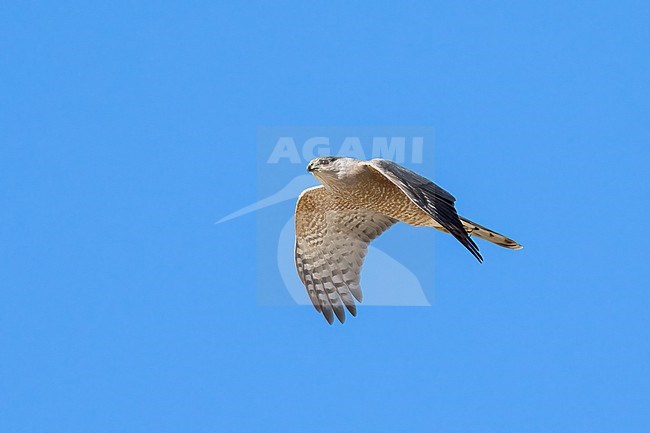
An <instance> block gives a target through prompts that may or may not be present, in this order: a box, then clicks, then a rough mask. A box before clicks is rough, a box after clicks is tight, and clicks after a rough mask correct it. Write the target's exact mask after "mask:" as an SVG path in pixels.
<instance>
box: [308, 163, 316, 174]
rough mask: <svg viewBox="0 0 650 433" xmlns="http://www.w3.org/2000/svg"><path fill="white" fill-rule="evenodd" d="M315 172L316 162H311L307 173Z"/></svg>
mask: <svg viewBox="0 0 650 433" xmlns="http://www.w3.org/2000/svg"><path fill="white" fill-rule="evenodd" d="M314 170H316V167H315V166H314V161H311V162H310V163H309V164H307V171H308V172H310V173H311V172H312V171H314Z"/></svg>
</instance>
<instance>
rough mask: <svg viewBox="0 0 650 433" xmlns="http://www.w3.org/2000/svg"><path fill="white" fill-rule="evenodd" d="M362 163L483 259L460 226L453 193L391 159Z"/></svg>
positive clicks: (477, 256)
mask: <svg viewBox="0 0 650 433" xmlns="http://www.w3.org/2000/svg"><path fill="white" fill-rule="evenodd" d="M364 164H366V165H368V166H369V167H371V168H373V169H374V170H376V171H377V172H378V173H379V174H381V175H382V176H384V177H386V178H387V179H388V180H390V181H391V182H392V183H393V184H395V185H396V186H397V187H399V189H400V190H401V191H402V192H403V193H404V194H405V195H406V196H407V197H408V198H409V199H410V200H411V201H412V202H413V203H415V204H416V205H417V206H418V207H419V208H420V209H422V210H423V211H425V212H426V213H428V214H429V215H430V216H431V218H433V219H434V220H436V221H437V222H438V223H439V224H440V225H441V226H442V227H444V228H445V230H447V231H448V232H449V233H451V235H452V236H454V237H455V238H456V239H457V240H458V241H459V242H460V243H461V244H463V246H465V248H467V249H468V250H469V252H471V253H472V254H473V255H474V257H476V258H477V259H478V261H479V262H482V261H483V257H481V254H480V253H479V250H478V246H477V245H476V243H474V241H473V240H472V239H471V238H470V237H469V235H468V234H467V232H465V229H464V228H463V223H462V222H461V220H460V218H459V217H458V213H457V212H456V208H455V207H454V202H455V201H456V199H455V198H454V196H453V195H451V194H449V193H448V192H447V191H445V190H444V189H442V188H440V187H439V186H438V185H436V184H435V183H433V182H431V181H430V180H429V179H427V178H425V177H422V176H420V175H419V174H417V173H414V172H412V171H411V170H409V169H407V168H404V167H402V166H401V165H399V164H396V163H394V162H392V161H389V160H386V159H372V160H370V161H365V162H364Z"/></svg>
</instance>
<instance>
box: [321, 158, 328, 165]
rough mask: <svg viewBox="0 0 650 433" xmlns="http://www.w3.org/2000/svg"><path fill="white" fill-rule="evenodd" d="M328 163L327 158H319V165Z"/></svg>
mask: <svg viewBox="0 0 650 433" xmlns="http://www.w3.org/2000/svg"><path fill="white" fill-rule="evenodd" d="M329 163H330V160H329V159H321V161H320V165H327V164H329Z"/></svg>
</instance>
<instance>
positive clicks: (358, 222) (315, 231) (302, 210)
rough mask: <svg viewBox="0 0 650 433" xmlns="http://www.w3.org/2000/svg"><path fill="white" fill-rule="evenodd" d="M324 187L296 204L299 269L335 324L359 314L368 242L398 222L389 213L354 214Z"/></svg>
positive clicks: (313, 296)
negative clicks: (362, 276) (346, 313)
mask: <svg viewBox="0 0 650 433" xmlns="http://www.w3.org/2000/svg"><path fill="white" fill-rule="evenodd" d="M349 207H350V206H343V205H342V203H341V202H340V201H339V200H337V199H336V198H335V197H333V196H332V195H331V194H329V193H328V192H327V190H326V189H325V188H324V187H323V186H318V187H314V188H310V189H307V190H305V191H304V192H303V193H302V194H301V195H300V197H299V198H298V203H297V205H296V251H295V252H296V254H295V259H296V269H297V270H298V275H299V276H300V279H301V280H302V282H303V284H304V285H305V287H306V288H307V293H308V294H309V298H310V299H311V302H312V303H313V304H314V307H316V310H317V311H318V312H320V313H322V314H323V316H325V319H326V320H327V321H328V322H329V323H330V324H331V323H332V322H333V321H334V314H335V315H336V317H337V318H338V319H339V321H340V322H341V323H343V322H344V321H345V310H344V308H343V306H345V307H346V308H347V309H348V311H349V312H350V314H352V315H353V316H356V315H357V310H356V306H355V304H354V298H356V299H357V301H359V302H361V299H362V294H361V286H360V285H359V276H360V273H361V267H362V266H363V259H364V257H365V255H366V251H367V249H368V244H370V242H371V241H372V240H373V239H375V238H376V237H377V236H379V235H380V234H382V233H383V232H384V231H386V230H387V229H388V228H389V227H390V226H392V225H393V224H395V222H396V220H395V219H393V218H390V217H387V216H386V215H381V214H379V213H375V212H370V211H367V210H363V209H357V210H351V209H349Z"/></svg>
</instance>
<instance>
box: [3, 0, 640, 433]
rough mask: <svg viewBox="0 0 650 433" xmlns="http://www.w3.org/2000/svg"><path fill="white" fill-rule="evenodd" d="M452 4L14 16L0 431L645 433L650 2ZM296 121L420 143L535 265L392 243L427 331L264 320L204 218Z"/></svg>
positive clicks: (399, 319)
mask: <svg viewBox="0 0 650 433" xmlns="http://www.w3.org/2000/svg"><path fill="white" fill-rule="evenodd" d="M450 3H451V2H444V3H443V2H431V3H429V2H406V3H404V4H400V3H398V2H394V3H387V2H386V3H383V2H375V3H374V4H373V5H372V6H371V5H370V4H366V3H362V2H314V3H311V2H310V3H309V4H308V3H307V2H305V3H304V4H303V3H298V2H294V3H286V2H278V3H271V2H268V3H267V2H253V3H248V4H247V5H246V6H245V7H244V6H240V5H235V4H216V3H215V2H159V3H154V2H149V3H146V4H145V3H141V4H133V3H131V2H113V3H110V4H109V3H105V4H93V5H91V4H88V2H10V3H8V4H5V5H3V8H2V11H0V91H1V95H2V97H1V98H0V144H1V146H0V185H2V187H1V188H0V202H1V203H2V206H0V244H1V245H2V246H3V247H2V248H1V249H0V276H1V281H2V283H1V285H2V288H1V290H0V346H1V347H2V356H0V430H1V431H3V432H16V433H18V432H39V433H40V432H67V433H72V432H84V433H87V432H117V431H119V432H153V431H155V432H212V431H242V432H258V431H259V432H269V431H283V432H285V431H286V432H306V431H308V432H333V431H341V432H349V431H355V432H377V431H382V432H384V431H387V432H388V431H390V432H405V431H408V432H430V431H436V432H458V431H472V432H480V431H486V432H494V431H499V432H522V431H524V432H569V431H570V432H590V433H593V432H612V431H618V432H642V431H647V430H646V429H647V426H648V424H649V423H650V415H649V413H648V407H649V406H650V369H649V367H648V365H649V364H648V359H649V356H650V340H649V337H648V329H650V293H649V290H650V289H648V287H650V284H648V283H649V282H650V281H649V280H650V278H649V277H650V271H649V268H650V267H649V266H648V260H649V259H650V257H649V254H648V252H647V239H646V229H645V227H646V226H647V218H648V215H649V214H650V206H649V204H648V197H649V194H650V187H649V182H648V168H647V167H648V162H649V159H650V146H649V145H650V123H649V122H648V118H649V115H650V107H649V105H648V101H650V81H649V80H648V70H649V67H650V52H649V49H648V47H649V46H650V27H648V25H647V23H648V20H649V19H650V8H649V7H648V4H647V2H591V3H588V4H583V2H553V3H550V4H539V5H536V4H532V3H530V4H523V2H503V3H502V2H490V3H486V2H469V3H463V4H459V5H452V4H450ZM283 125H308V126H310V125H317V126H318V125H324V126H355V125H425V126H430V127H433V128H434V129H435V148H434V149H433V150H431V152H430V153H429V155H432V157H433V158H435V173H433V172H432V171H429V170H428V169H427V170H425V171H426V174H429V175H431V174H433V176H432V177H434V178H435V180H436V181H437V182H438V183H440V184H441V185H443V186H444V187H445V188H447V189H448V190H450V191H451V192H452V193H453V194H454V195H455V196H456V197H458V198H459V202H458V208H459V209H460V210H461V212H462V213H464V214H466V215H468V216H469V217H471V218H472V219H476V220H478V221H480V222H484V223H485V224H486V225H488V226H493V227H494V228H495V229H498V230H501V231H503V232H505V233H507V234H509V235H511V236H513V237H514V238H515V239H517V240H518V241H520V242H522V243H523V244H524V245H525V249H524V250H523V251H520V252H511V251H505V250H501V249H498V248H496V247H492V246H491V245H486V244H485V243H482V244H481V248H482V252H483V255H484V257H485V263H484V264H482V265H479V264H478V263H476V261H475V260H474V259H473V258H472V257H471V256H470V255H469V253H467V252H466V251H465V250H464V249H463V248H461V247H459V246H458V245H457V244H455V243H454V241H453V239H450V238H449V237H446V236H444V235H442V234H437V233H429V232H426V233H425V232H418V236H417V240H418V242H409V243H407V242H405V241H404V242H400V239H402V238H400V236H401V235H402V234H403V235H404V236H405V237H406V236H410V235H409V234H407V232H409V230H406V229H407V228H400V229H399V230H398V231H396V232H395V233H392V234H391V236H392V237H391V238H388V239H391V242H392V243H390V244H386V245H387V246H388V245H391V248H394V249H393V250H392V251H391V252H392V253H396V254H398V253H399V251H397V250H403V251H411V252H414V253H416V254H417V253H418V252H419V251H421V252H422V254H425V253H426V252H428V251H429V249H430V248H432V247H433V243H434V242H435V264H434V265H433V266H432V267H431V268H430V269H431V272H430V274H428V277H427V278H429V279H431V280H433V281H434V283H435V288H434V287H433V285H432V286H431V287H425V291H427V293H428V294H430V295H433V294H434V289H435V297H434V298H435V302H434V303H433V306H432V307H426V308H424V307H421V308H397V307H368V308H363V307H362V308H361V309H360V314H359V317H357V318H356V319H354V320H349V321H348V322H347V323H346V324H345V325H344V326H328V325H327V324H326V323H325V321H324V320H323V319H322V318H321V317H319V316H318V315H317V314H316V312H315V311H314V310H313V308H311V307H291V306H275V307H273V306H268V305H261V304H260V303H259V302H258V300H257V296H258V280H257V278H256V269H257V268H258V266H259V265H260V263H263V262H264V261H265V260H275V259H276V258H275V257H271V258H269V257H265V256H264V255H262V254H257V253H256V251H257V247H256V246H257V243H258V236H259V235H258V231H257V229H256V227H257V226H258V224H257V222H258V221H257V220H258V219H259V216H256V215H254V214H250V215H247V216H245V217H242V218H239V219H236V220H232V221H230V222H228V224H227V225H226V224H219V225H215V224H214V221H216V220H218V219H220V218H221V217H223V216H224V215H226V214H228V213H230V212H232V211H234V210H236V209H239V208H241V207H243V206H245V205H248V204H250V203H252V202H255V200H256V199H257V198H258V193H257V191H256V189H257V188H256V185H257V183H258V177H259V176H258V173H257V169H256V160H257V158H258V147H257V143H256V131H257V128H258V127H260V126H283ZM296 170H298V171H299V172H300V174H302V173H304V171H303V170H304V167H303V166H302V165H297V166H296ZM291 211H292V205H291V204H290V203H287V204H285V205H282V206H278V207H276V208H274V210H273V212H277V213H279V214H283V215H284V214H287V213H288V214H290V212H291ZM286 216H287V217H288V215H286ZM283 218H284V216H283ZM413 230H415V229H413ZM390 233H391V232H389V233H387V236H388V235H389V234H390ZM420 233H422V234H420ZM403 239H406V238H403ZM400 245H401V247H400ZM365 290H366V291H368V290H370V288H368V287H366V288H365Z"/></svg>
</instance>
